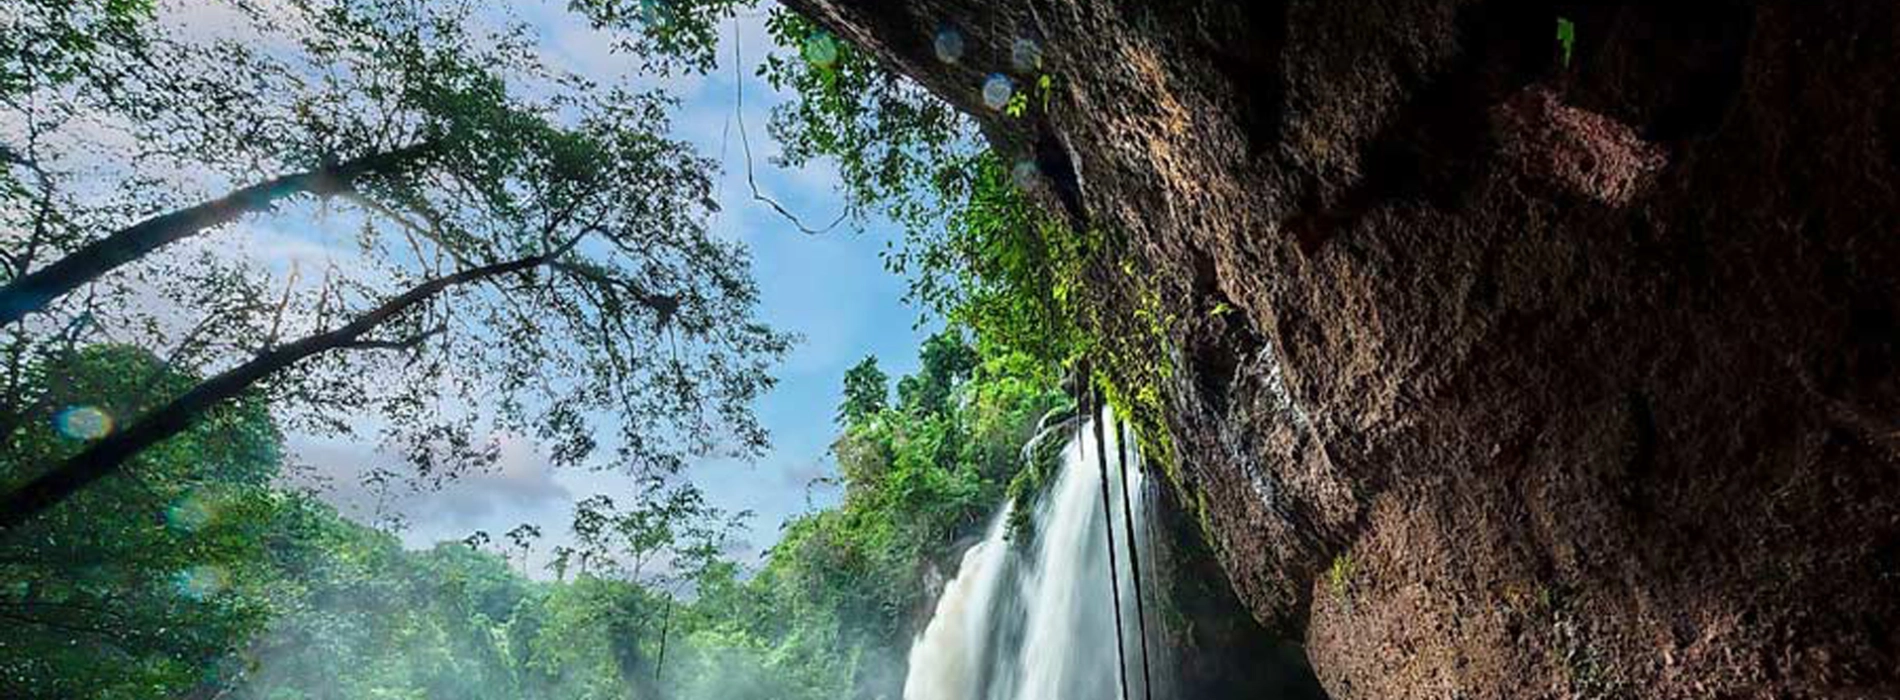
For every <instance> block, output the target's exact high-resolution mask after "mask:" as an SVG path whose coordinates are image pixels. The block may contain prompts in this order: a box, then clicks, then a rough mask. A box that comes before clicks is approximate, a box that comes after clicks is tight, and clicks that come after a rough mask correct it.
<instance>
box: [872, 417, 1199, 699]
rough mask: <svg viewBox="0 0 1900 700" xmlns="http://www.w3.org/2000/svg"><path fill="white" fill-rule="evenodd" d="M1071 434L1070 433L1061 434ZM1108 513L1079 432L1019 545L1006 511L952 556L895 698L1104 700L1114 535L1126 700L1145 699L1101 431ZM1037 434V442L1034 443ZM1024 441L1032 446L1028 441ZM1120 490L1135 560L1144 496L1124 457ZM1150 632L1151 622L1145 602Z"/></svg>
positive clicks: (1111, 653) (1108, 679)
mask: <svg viewBox="0 0 1900 700" xmlns="http://www.w3.org/2000/svg"><path fill="white" fill-rule="evenodd" d="M1066 429H1067V430H1070V431H1071V432H1070V435H1072V436H1073V435H1077V434H1078V433H1075V432H1073V426H1072V425H1071V426H1070V427H1068V428H1066ZM1104 432H1105V436H1104V437H1105V439H1106V441H1107V449H1106V452H1107V455H1108V464H1109V484H1110V488H1111V489H1112V491H1111V492H1110V495H1111V498H1110V499H1109V500H1110V504H1111V505H1110V507H1111V510H1109V511H1108V512H1104V510H1103V506H1102V491H1101V489H1102V480H1101V473H1100V469H1099V466H1098V463H1097V462H1096V456H1095V442H1094V440H1093V439H1092V436H1090V428H1089V426H1086V425H1085V426H1084V428H1083V430H1082V431H1081V432H1080V433H1079V435H1083V436H1089V437H1088V438H1087V439H1081V440H1076V439H1071V440H1070V441H1069V443H1068V445H1067V446H1066V447H1065V448H1064V449H1063V452H1062V455H1061V469H1060V473H1059V474H1058V476H1057V478H1056V482H1055V483H1054V484H1053V485H1052V486H1051V487H1050V489H1049V491H1048V492H1047V493H1045V494H1044V495H1043V497H1042V498H1041V500H1040V502H1039V503H1038V504H1037V505H1036V507H1035V510H1034V512H1033V514H1032V515H1031V522H1032V526H1033V527H1032V530H1033V535H1032V536H1031V537H1030V541H1029V542H1028V543H1026V545H1025V543H1020V542H1012V541H1010V539H1009V532H1008V530H1009V527H1008V525H1007V520H1008V518H1007V514H1008V512H1009V506H1007V505H1006V506H1005V507H1004V508H1003V510H1002V512H1001V513H999V514H998V515H997V516H996V517H995V518H994V519H993V520H992V521H991V524H990V527H989V531H988V532H987V533H986V534H985V536H984V538H983V541H982V542H980V543H978V544H976V545H975V546H973V547H971V548H970V549H969V551H967V552H965V553H964V555H963V562H962V564H961V566H960V567H959V568H958V570H957V576H956V578H955V579H954V580H952V581H951V582H950V583H949V584H948V585H947V586H946V587H945V588H944V591H943V596H942V597H941V598H940V599H938V601H937V609H936V614H935V615H934V616H932V618H931V620H930V623H929V625H927V626H926V627H925V628H924V631H923V633H922V634H920V635H918V636H917V640H916V642H915V643H914V644H913V645H912V647H911V651H910V675H909V677H907V678H906V679H905V682H904V699H905V700H1049V699H1051V698H1091V699H1092V698H1113V697H1117V696H1118V695H1119V693H1120V689H1119V687H1118V685H1117V683H1118V682H1117V680H1116V675H1117V674H1118V667H1117V663H1116V658H1115V609H1114V605H1115V602H1114V596H1113V594H1112V593H1111V592H1110V587H1109V580H1108V567H1109V564H1108V561H1109V557H1108V541H1107V539H1106V537H1107V535H1104V529H1105V528H1109V526H1111V525H1112V526H1113V528H1112V532H1113V536H1114V542H1115V543H1114V546H1115V547H1116V549H1117V550H1118V552H1119V553H1120V556H1119V563H1120V564H1121V570H1120V571H1117V572H1116V574H1117V575H1118V576H1119V577H1120V580H1121V592H1122V597H1123V600H1122V601H1121V604H1122V617H1123V619H1124V621H1125V622H1124V629H1123V630H1122V636H1123V637H1124V638H1125V639H1126V643H1127V649H1126V650H1125V653H1126V654H1127V663H1128V676H1129V678H1128V697H1130V698H1141V697H1144V693H1143V689H1142V687H1141V684H1142V669H1141V664H1142V650H1141V647H1140V639H1139V636H1138V633H1137V626H1136V618H1135V615H1136V611H1135V601H1134V600H1133V596H1134V593H1133V589H1134V586H1133V579H1132V573H1131V572H1130V571H1129V567H1128V560H1129V557H1128V556H1127V553H1126V552H1127V547H1128V542H1127V541H1126V538H1125V537H1124V534H1125V530H1124V529H1123V527H1124V526H1123V523H1122V512H1121V508H1122V503H1123V501H1122V498H1121V488H1122V486H1121V479H1120V475H1121V473H1122V470H1121V469H1120V468H1119V467H1120V465H1119V464H1118V463H1117V461H1118V452H1119V450H1117V449H1116V443H1115V440H1116V434H1115V433H1116V431H1115V430H1113V429H1109V430H1105V431H1104ZM1040 437H1041V436H1039V438H1040ZM1032 444H1033V443H1032ZM1129 452H1130V453H1131V454H1130V455H1129V461H1130V464H1128V465H1127V467H1128V469H1127V474H1128V480H1129V481H1128V487H1129V488H1130V489H1132V490H1131V491H1130V492H1129V495H1130V496H1131V497H1132V498H1131V499H1130V502H1132V503H1133V509H1134V513H1133V516H1134V520H1135V525H1136V529H1137V531H1136V539H1137V540H1139V541H1138V542H1137V543H1136V546H1137V547H1140V548H1141V553H1142V554H1143V556H1142V559H1143V560H1144V561H1153V560H1154V559H1153V558H1152V557H1150V556H1147V554H1148V549H1149V547H1150V543H1149V541H1150V540H1152V539H1154V538H1152V537H1150V536H1148V535H1147V534H1146V533H1147V532H1148V530H1147V519H1146V518H1145V517H1144V514H1145V511H1146V510H1147V509H1148V508H1147V506H1146V505H1145V501H1146V499H1144V498H1141V497H1140V496H1141V495H1142V494H1144V493H1145V490H1144V489H1143V483H1144V482H1143V478H1142V476H1141V470H1140V468H1139V467H1140V465H1139V464H1138V463H1136V458H1135V455H1133V454H1132V453H1133V452H1134V450H1132V449H1131V450H1129ZM1142 576H1143V583H1144V588H1145V590H1144V593H1145V594H1147V595H1150V596H1153V595H1154V594H1155V592H1156V591H1158V590H1159V586H1156V585H1152V584H1151V583H1150V578H1151V576H1152V574H1151V572H1148V571H1143V572H1142ZM1148 603H1149V605H1148V614H1149V615H1150V617H1151V619H1149V621H1148V626H1149V629H1150V633H1151V635H1152V634H1153V632H1154V631H1155V630H1156V629H1157V628H1158V626H1159V621H1158V620H1155V619H1152V616H1153V615H1154V612H1155V610H1156V606H1155V605H1154V601H1153V600H1150V601H1148ZM1159 646H1160V645H1157V644H1154V643H1153V641H1152V640H1151V641H1150V644H1149V649H1148V655H1149V658H1150V662H1151V663H1152V664H1153V668H1152V669H1151V675H1152V676H1153V678H1154V679H1155V686H1156V687H1155V689H1154V690H1155V692H1154V693H1153V697H1157V698H1161V697H1166V694H1165V693H1163V692H1161V691H1162V690H1163V689H1164V688H1165V686H1166V682H1165V681H1164V680H1163V676H1164V675H1165V674H1163V673H1161V671H1162V670H1163V669H1165V668H1167V667H1168V664H1167V663H1165V662H1164V660H1163V659H1164V657H1165V655H1166V650H1165V649H1162V648H1158V647H1159Z"/></svg>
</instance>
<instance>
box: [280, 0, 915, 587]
mask: <svg viewBox="0 0 1900 700" xmlns="http://www.w3.org/2000/svg"><path fill="white" fill-rule="evenodd" d="M563 5H564V3H561V2H538V3H537V2H523V3H517V4H516V6H515V11H516V12H517V13H518V16H519V18H520V19H523V20H525V21H527V22H529V23H530V24H531V25H533V26H534V27H535V28H536V29H537V30H538V31H539V32H540V35H541V38H542V40H543V42H544V47H545V50H546V52H547V54H546V56H545V58H546V59H547V60H549V61H550V62H551V63H553V64H555V65H556V66H558V67H561V68H565V69H568V70H571V71H574V72H576V73H580V74H582V75H586V76H588V77H591V78H594V79H596V80H598V81H600V82H601V83H602V84H603V85H611V84H614V82H613V81H626V82H630V83H631V84H633V85H636V86H642V87H646V86H659V87H663V88H665V89H667V90H669V91H670V92H672V93H673V94H675V95H677V96H678V97H679V98H680V99H681V101H682V102H681V105H680V109H679V111H678V114H677V117H676V119H675V122H674V135H675V136H676V137H678V138H680V139H683V140H686V141H688V142H690V143H692V144H694V145H695V146H696V147H697V148H698V149H699V151H700V152H701V153H702V154H703V155H706V156H709V157H713V158H716V159H718V160H719V162H720V164H721V166H722V175H721V177H720V178H719V180H718V185H717V187H718V191H717V196H718V200H719V202H720V204H721V211H720V212H719V213H718V214H716V215H715V218H714V219H713V221H712V227H713V229H714V231H715V233H716V234H717V235H721V236H726V237H730V238H732V239H736V240H740V241H743V242H744V243H745V244H746V245H747V246H748V247H749V248H750V249H751V253H752V261H753V272H754V274H755V276H756V278H757V281H758V284H759V287H760V298H761V308H760V317H761V318H762V319H763V320H764V321H765V322H766V323H768V324H770V325H772V326H774V327H775V328H777V329H779V330H781V331H788V332H792V333H796V334H798V335H799V336H801V340H800V341H799V342H798V343H797V345H796V346H795V347H794V349H793V350H792V352H791V353H790V354H789V355H788V356H787V357H786V358H785V361H784V362H783V363H782V364H781V365H780V366H779V367H778V368H777V371H776V375H777V376H778V378H779V382H780V383H779V385H778V386H777V387H776V388H775V389H774V390H773V391H772V392H771V393H770V394H768V395H767V396H765V397H764V399H763V400H762V401H760V402H759V403H758V405H757V412H758V416H759V418H760V420H761V422H762V423H763V424H764V425H765V426H766V427H767V429H769V430H770V431H771V435H772V445H771V447H770V449H769V450H768V451H767V452H766V454H765V456H764V457H762V458H760V459H758V460H756V461H752V462H741V461H734V460H730V459H718V460H702V461H700V462H698V463H695V464H694V465H693V466H691V467H690V468H689V469H688V470H687V471H686V473H685V476H686V477H687V478H690V479H691V480H693V481H694V482H695V483H696V484H698V485H699V486H700V487H701V488H702V489H703V490H704V491H705V492H706V494H707V497H708V499H709V500H710V501H711V502H712V503H713V504H714V505H716V506H719V507H721V508H724V509H726V510H729V511H740V510H750V511H753V512H754V513H755V515H754V516H753V518H752V519H751V521H750V528H749V531H748V532H745V533H742V534H741V535H740V541H739V542H737V543H735V547H734V551H733V554H734V555H736V556H738V557H740V558H741V560H742V561H751V560H753V559H754V558H756V556H757V555H758V554H759V553H760V552H761V551H762V550H763V549H764V548H766V547H769V546H770V545H771V544H772V543H773V542H775V541H776V539H777V531H778V528H779V526H780V525H781V524H782V523H783V522H784V521H785V520H786V519H787V518H790V517H792V516H795V515H798V514H800V513H803V512H806V511H808V510H810V509H812V508H815V507H824V506H826V505H830V504H833V503H835V502H836V501H837V498H838V493H837V491H836V489H835V488H834V487H828V486H824V485H822V484H821V485H818V486H817V487H814V488H808V485H810V484H812V483H813V481H814V480H815V479H818V478H820V477H825V476H830V475H833V474H835V472H836V468H835V466H834V464H833V462H832V459H831V456H830V454H829V443H830V441H831V439H832V437H833V436H834V435H835V429H836V426H835V425H834V424H833V416H834V414H835V411H836V407H837V404H838V400H839V396H840V391H841V389H840V387H841V386H842V382H843V377H844V372H845V370H846V369H847V368H849V367H850V366H851V365H853V364H856V363H857V362H858V361H859V360H861V359H863V358H864V357H865V356H867V355H871V356H876V357H877V358H878V362H879V363H880V364H881V365H882V366H883V367H884V368H885V370H886V371H887V372H889V373H890V374H891V375H892V376H900V375H902V374H905V373H908V372H910V371H911V370H913V369H915V367H916V364H917V363H916V358H915V354H916V349H917V347H918V345H919V344H920V343H921V342H922V339H923V337H924V336H925V335H927V334H928V331H929V329H928V328H925V329H921V330H920V329H918V328H917V327H916V326H917V321H918V313H917V311H916V310H915V309H914V308H912V307H909V306H906V305H905V304H904V303H903V301H902V298H903V296H904V291H905V282H904V280H903V279H901V278H899V277H897V276H896V275H894V274H892V273H890V272H888V271H886V270H885V269H884V266H883V261H882V259H881V258H880V257H879V255H878V253H879V251H880V250H883V249H884V246H885V244H886V242H887V241H891V240H894V239H895V238H896V237H897V236H898V235H899V232H898V231H897V230H896V229H894V228H893V227H892V226H891V225H890V224H888V223H887V222H882V221H877V220H872V221H868V222H865V223H864V224H862V225H861V226H853V225H851V224H849V223H847V224H846V225H843V226H840V227H838V228H837V229H835V230H833V231H830V232H828V233H825V234H823V235H817V236H813V235H807V234H804V233H801V232H800V231H799V230H798V229H797V227H796V226H794V225H793V223H792V222H791V221H789V220H787V219H786V218H785V217H784V216H783V215H781V214H779V213H777V212H775V211H774V210H773V209H772V208H771V207H770V206H768V205H766V204H765V203H763V202H759V201H756V200H754V198H753V196H752V190H751V187H750V186H749V185H748V183H747V179H746V158H745V154H744V151H743V149H742V148H741V144H740V140H739V133H738V131H737V129H738V125H737V123H736V122H735V120H734V116H735V114H736V113H737V112H736V109H737V108H738V107H739V106H740V103H739V100H738V96H737V94H736V93H735V89H734V88H735V86H736V83H735V81H743V88H744V103H743V115H744V122H745V124H746V128H747V133H748V135H749V140H750V142H751V146H752V159H751V161H752V169H753V173H754V176H755V178H756V180H757V183H758V186H759V189H760V190H761V192H762V193H763V194H765V195H766V196H768V197H771V198H772V199H775V200H777V201H778V202H779V203H780V204H782V205H783V206H784V207H785V208H786V209H788V210H789V211H791V212H792V213H793V214H795V215H796V216H798V217H799V219H800V220H801V221H804V222H805V223H807V224H809V225H811V226H812V227H814V228H817V227H821V226H823V225H825V224H827V223H829V222H831V221H832V220H833V219H835V218H837V216H838V213H839V212H840V211H842V207H843V206H844V201H843V197H842V195H841V194H840V192H839V188H840V184H841V183H840V180H839V178H838V176H837V174H836V172H835V171H834V170H832V169H830V168H829V167H827V166H822V165H821V166H815V167H811V168H807V169H803V170H786V169H783V168H780V167H779V166H776V165H774V164H772V163H771V160H772V159H773V156H774V155H776V154H777V152H778V144H777V143H776V142H775V141H773V140H772V139H771V137H770V136H769V135H768V134H767V133H766V128H765V125H766V122H767V120H768V118H769V116H770V113H771V110H772V108H773V107H774V106H775V105H778V104H780V103H782V102H784V101H785V100H786V99H788V97H789V96H788V95H785V94H778V93H775V92H774V91H773V90H772V88H771V87H770V86H769V85H767V84H766V83H765V82H764V81H762V80H760V79H759V78H758V77H757V75H756V71H755V67H756V66H757V65H758V63H759V62H760V61H761V59H762V58H763V57H764V56H765V55H766V53H767V51H768V50H769V49H770V48H771V40H770V38H769V37H768V36H767V34H766V31H765V28H764V23H765V16H766V9H765V8H764V7H761V8H760V9H758V10H754V11H748V12H747V13H746V14H745V15H743V16H741V17H740V18H739V19H738V21H737V24H736V33H737V41H738V42H739V46H740V47H741V48H742V53H743V59H744V62H743V64H741V65H738V66H737V67H738V70H737V71H736V72H735V70H734V67H735V66H734V61H733V42H734V40H735V39H734V36H733V34H734V31H735V28H734V27H733V26H728V27H727V30H726V33H725V36H724V37H723V38H722V40H721V46H720V51H719V56H720V65H719V67H718V69H716V70H714V71H711V72H710V73H708V74H706V75H697V76H683V77H682V76H674V77H670V78H664V79H655V78H653V77H650V76H642V75H639V73H638V69H637V66H636V65H635V59H633V58H630V57H627V56H624V55H617V54H615V53H614V52H613V51H612V49H611V46H610V42H609V40H608V37H607V36H605V35H603V34H600V33H597V32H595V31H593V30H591V29H589V28H588V27H587V26H586V25H585V23H584V22H582V21H579V20H578V19H577V17H576V16H574V15H572V14H570V13H568V12H566V11H565V9H564V7H563ZM626 82H623V84H626ZM289 237H290V238H291V239H293V240H292V241H291V242H289V243H286V245H291V246H295V245H298V244H297V243H296V242H295V241H294V239H295V238H296V235H295V234H294V233H293V234H291V235H290V236H289ZM289 446H290V448H291V451H292V453H293V455H294V458H295V459H296V460H297V461H299V462H301V463H302V464H303V465H304V466H305V467H307V468H309V469H311V470H314V471H316V472H318V473H319V474H321V475H322V476H323V477H324V479H323V480H324V481H325V482H327V483H328V484H329V486H328V488H327V489H326V490H325V491H324V492H323V493H324V497H325V498H326V499H328V500H330V501H331V502H333V503H335V504H336V505H338V506H339V508H341V509H342V510H343V511H344V512H345V513H347V514H351V515H353V516H356V517H358V518H360V519H371V518H372V516H373V514H374V513H375V510H376V502H377V500H378V498H377V496H376V495H375V494H374V493H372V492H371V491H370V490H369V489H368V488H367V487H365V486H363V485H362V484H361V483H360V476H361V473H362V471H363V469H364V468H365V467H366V465H371V464H375V463H378V462H379V461H381V462H387V461H388V460H387V459H382V460H379V459H378V458H377V456H376V455H375V453H374V448H373V445H369V444H367V443H366V442H365V441H364V438H360V437H359V438H356V439H354V440H350V439H337V438H329V437H321V436H312V435H292V436H290V445H289ZM635 492H636V490H635V486H634V481H633V479H632V478H630V477H627V476H625V475H621V474H617V473H603V472H593V471H586V470H574V469H565V470H563V469H552V468H550V466H549V464H548V460H547V459H546V458H545V457H544V456H543V455H542V454H541V452H540V450H539V449H538V448H537V446H535V445H534V444H532V443H530V442H528V441H525V440H518V439H508V440H506V441H505V442H504V444H503V449H502V459H501V461H500V464H499V465H498V468H497V469H496V470H494V471H492V472H490V473H486V474H474V475H469V476H465V477H463V478H462V479H460V480H458V481H455V482H452V483H450V484H448V485H446V486H444V487H442V488H441V489H439V490H433V491H419V492H408V493H400V492H399V493H395V494H391V495H390V496H388V497H387V500H385V501H384V502H383V503H382V507H383V509H384V511H385V512H400V513H402V514H403V516H404V518H405V520H406V527H405V529H404V530H403V532H402V538H403V540H404V542H405V544H407V545H409V546H412V547H427V546H430V545H432V544H433V543H435V542H438V541H442V540H452V539H461V538H463V537H465V536H467V535H469V534H470V533H472V532H474V531H477V530H481V531H485V532H487V533H489V534H490V535H492V536H495V537H496V538H497V539H499V536H500V535H501V533H503V532H505V531H507V530H509V529H511V528H513V527H514V526H515V525H517V524H521V523H533V524H536V525H539V526H540V527H541V530H542V531H543V533H545V535H544V539H543V540H542V542H541V543H540V544H538V545H537V547H536V549H537V551H538V552H540V553H541V555H540V556H537V557H535V559H544V557H545V553H546V552H547V551H548V550H549V549H551V548H552V547H553V546H554V545H556V544H561V543H563V542H566V541H568V540H567V529H568V523H569V520H570V517H571V514H572V507H573V505H574V503H575V502H576V501H577V500H580V499H583V498H587V497H588V496H591V495H593V494H597V493H604V494H607V495H609V496H627V497H628V498H625V499H622V500H623V501H630V500H631V498H630V497H631V495H632V494H633V493H635Z"/></svg>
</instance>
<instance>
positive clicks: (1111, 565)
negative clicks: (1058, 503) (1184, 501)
mask: <svg viewBox="0 0 1900 700" xmlns="http://www.w3.org/2000/svg"><path fill="white" fill-rule="evenodd" d="M1083 381H1086V380H1083V379H1079V378H1078V379H1077V385H1078V387H1077V391H1086V392H1087V394H1085V395H1087V396H1089V397H1091V398H1094V399H1095V400H1094V401H1093V402H1091V403H1092V404H1093V405H1091V406H1090V408H1091V409H1092V410H1091V411H1090V415H1089V423H1090V424H1091V425H1092V426H1094V428H1095V466H1096V468H1097V469H1098V470H1100V471H1101V475H1102V534H1104V535H1107V536H1108V588H1109V592H1110V594H1111V595H1113V596H1114V606H1115V664H1116V665H1117V666H1118V667H1120V669H1121V674H1120V675H1119V676H1117V679H1118V680H1120V681H1121V684H1120V685H1121V691H1122V700H1128V653H1127V646H1128V645H1127V643H1126V642H1124V641H1123V639H1122V582H1121V576H1120V572H1121V569H1120V567H1119V566H1117V565H1116V563H1115V506H1114V498H1113V497H1112V496H1110V495H1109V488H1108V449H1107V445H1105V444H1104V443H1103V438H1102V416H1101V406H1100V404H1101V400H1100V398H1099V397H1098V396H1097V395H1096V393H1095V392H1094V391H1093V389H1092V388H1089V389H1084V388H1082V382H1083ZM1077 430H1078V431H1079V430H1080V428H1079V427H1078V428H1077ZM1082 447H1083V445H1082V444H1081V443H1080V441H1078V442H1077V444H1076V448H1077V449H1081V448H1082ZM1131 546H1132V545H1131Z"/></svg>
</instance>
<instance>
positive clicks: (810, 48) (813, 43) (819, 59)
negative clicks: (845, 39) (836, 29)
mask: <svg viewBox="0 0 1900 700" xmlns="http://www.w3.org/2000/svg"><path fill="white" fill-rule="evenodd" d="M803 53H804V56H805V60H806V61H808V62H810V63H811V64H812V65H814V66H818V67H820V68H830V67H832V66H835V65H838V40H837V39H833V38H831V34H829V33H826V32H817V33H814V34H812V35H811V36H809V37H806V38H805V49H804V51H803Z"/></svg>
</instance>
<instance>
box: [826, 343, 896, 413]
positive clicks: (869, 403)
mask: <svg viewBox="0 0 1900 700" xmlns="http://www.w3.org/2000/svg"><path fill="white" fill-rule="evenodd" d="M890 384H891V378H890V376H889V375H886V374H884V370H882V369H879V368H878V366H877V358H876V357H865V358H864V359H863V360H861V361H859V362H858V363H857V364H856V365H852V366H851V369H848V370H845V373H844V403H842V404H840V405H839V406H838V422H840V423H843V424H845V425H850V424H852V423H856V422H858V421H860V420H863V419H864V418H866V417H868V416H872V415H876V414H877V413H878V412H880V411H883V410H884V408H885V406H886V404H888V403H890V395H891V386H890Z"/></svg>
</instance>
